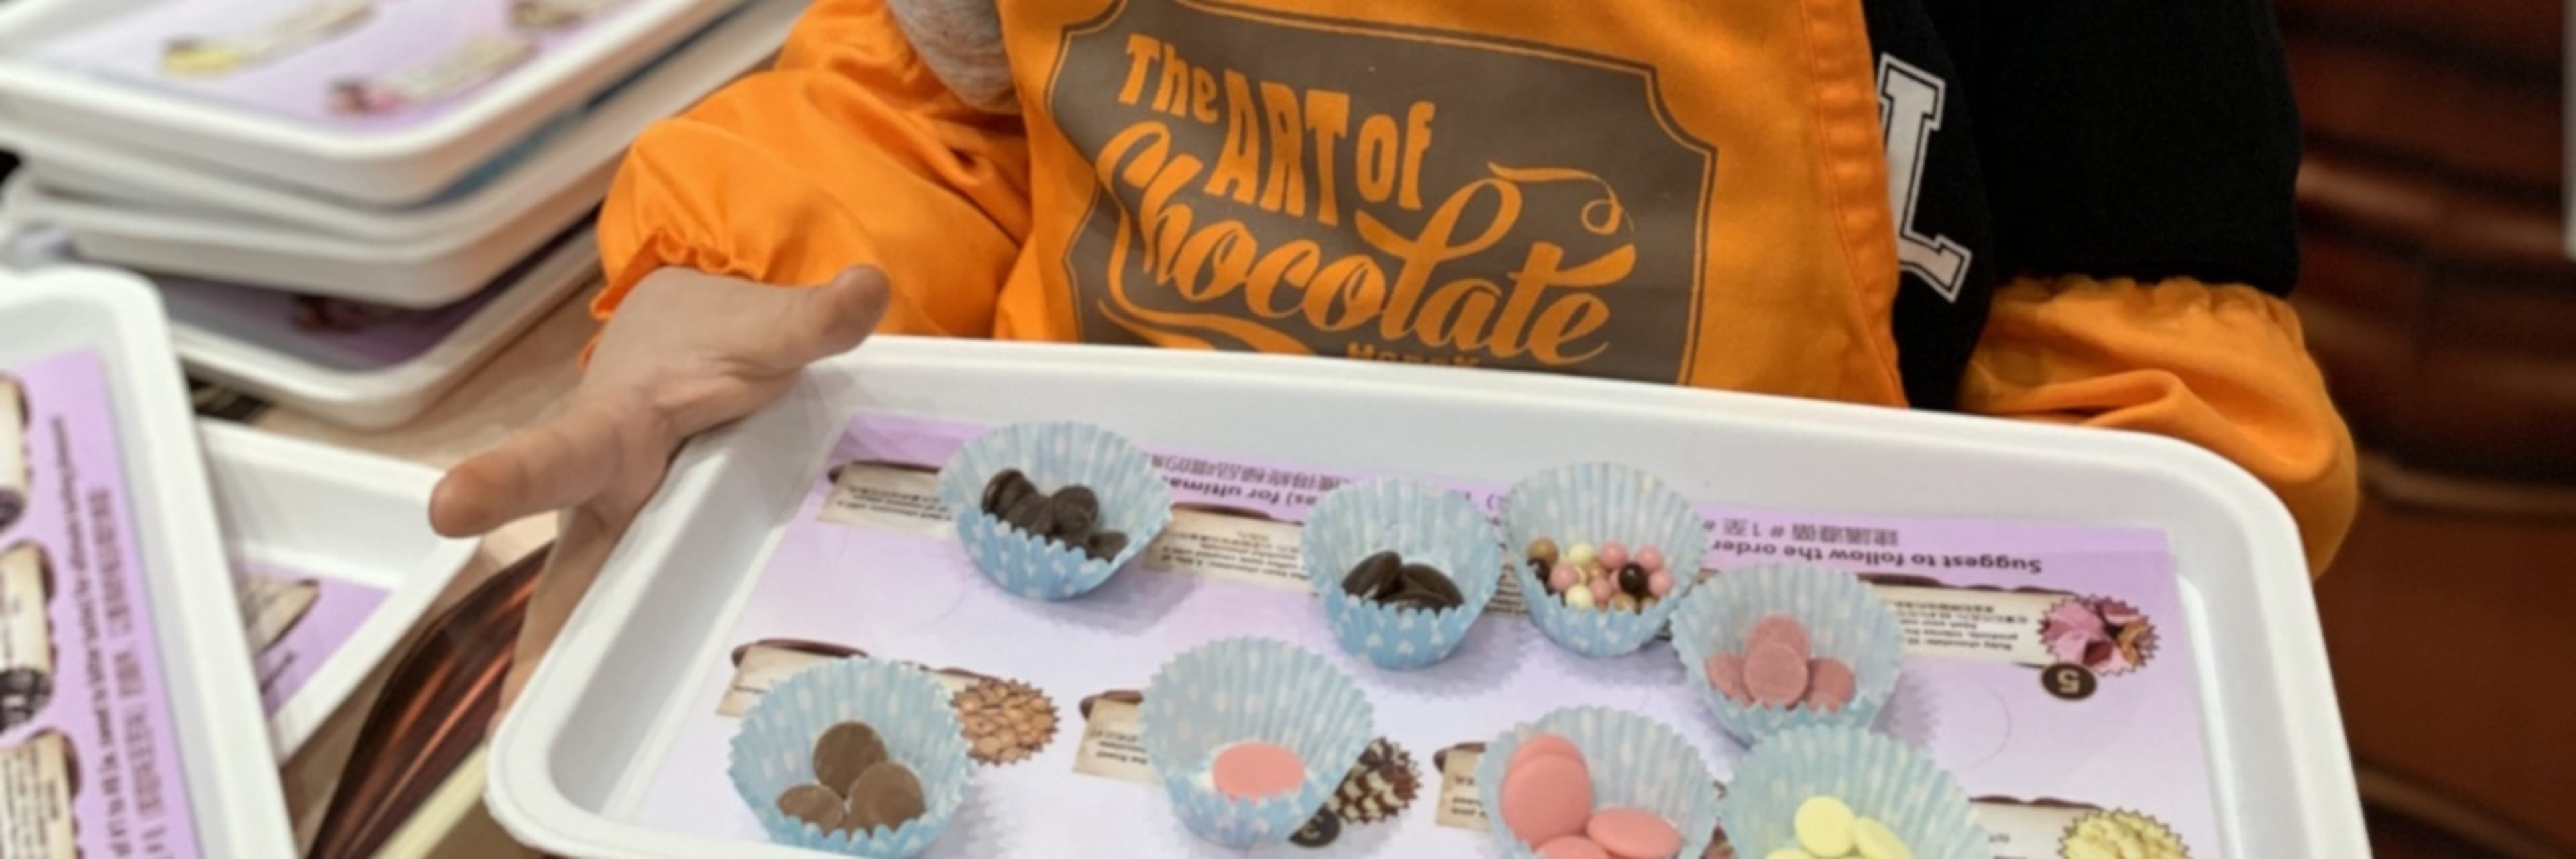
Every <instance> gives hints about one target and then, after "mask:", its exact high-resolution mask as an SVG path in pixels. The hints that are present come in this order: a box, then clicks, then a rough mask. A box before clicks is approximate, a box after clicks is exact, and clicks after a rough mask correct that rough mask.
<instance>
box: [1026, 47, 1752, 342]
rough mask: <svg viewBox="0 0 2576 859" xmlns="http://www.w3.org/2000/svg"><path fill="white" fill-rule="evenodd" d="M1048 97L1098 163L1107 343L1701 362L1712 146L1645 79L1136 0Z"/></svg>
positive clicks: (1072, 63)
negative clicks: (1694, 354)
mask: <svg viewBox="0 0 2576 859" xmlns="http://www.w3.org/2000/svg"><path fill="white" fill-rule="evenodd" d="M1217 58H1223V63H1222V64H1221V63H1219V62H1218V61H1217ZM1229 64H1230V65H1229ZM1048 106H1049V109H1050V110H1051V111H1052V112H1053V113H1054V116H1055V120H1056V124H1057V125H1058V127H1060V128H1062V129H1063V130H1064V132H1065V134H1066V136H1067V137H1068V138H1070V139H1071V140H1072V142H1073V143H1074V145H1075V146H1076V147H1077V148H1078V149H1079V150H1081V152H1082V154H1083V155H1084V156H1085V157H1087V158H1089V159H1090V160H1091V163H1092V166H1093V176H1092V184H1091V188H1090V190H1089V193H1090V195H1091V200H1090V210H1089V212H1088V213H1087V214H1086V216H1085V217H1084V218H1083V221H1082V223H1081V225H1080V227H1078V228H1077V230H1076V231H1075V233H1074V235H1073V236H1072V237H1071V240H1070V242H1069V244H1068V246H1067V249H1066V253H1065V258H1064V260H1063V263H1064V265H1065V267H1066V272H1065V273H1066V275H1067V277H1068V278H1069V279H1070V280H1071V282H1072V284H1073V293H1074V296H1075V299H1076V302H1077V316H1078V319H1079V323H1080V325H1081V330H1082V335H1083V337H1084V338H1085V339H1087V340H1093V341H1112V342H1120V341H1123V342H1135V343H1152V344H1157V345H1164V346H1184V347H1198V348H1222V349H1247V350H1258V351H1264V352H1279V353H1289V354H1331V355H1343V356H1347V357H1356V358H1371V359H1378V360H1397V361H1411V362H1427V363H1440V364H1459V365H1469V366H1496V367H1512V368H1521V369H1538V370H1551V371H1557V372H1570V373H1579V374H1585V375H1599V376H1615V377H1623V378H1637V379H1651V380H1657V381H1681V380H1682V379H1683V375H1684V374H1685V372H1686V370H1687V368H1688V366H1689V363H1688V362H1689V353H1690V350H1691V349H1692V348H1693V346H1694V344H1693V343H1692V342H1691V341H1692V337H1691V335H1692V332H1693V330H1694V327H1695V326H1694V324H1693V323H1694V321H1695V316H1696V312H1697V301H1698V296H1699V294H1700V289H1699V286H1700V283H1699V281H1700V278H1701V272H1700V259H1699V256H1700V254H1699V251H1700V249H1699V243H1700V241H1701V215H1702V211H1703V209H1704V208H1705V203H1706V196H1707V194H1708V191H1709V187H1708V186H1709V181H1710V176H1711V172H1712V170H1713V159H1714V157H1715V156H1714V152H1713V151H1712V150H1711V149H1710V148H1709V147H1708V146H1707V145H1705V144H1702V143H1699V142H1697V141H1695V140H1692V139H1689V138H1687V137H1684V136H1682V135H1680V134H1679V133H1678V132H1677V131H1674V130H1672V129H1671V128H1670V126H1669V123H1668V122H1667V121H1666V120H1665V119H1664V118H1663V112H1662V110H1661V105H1660V102H1659V101H1658V100H1657V96H1656V94H1655V90H1654V80H1653V77H1652V74H1651V72H1650V71H1648V70H1644V69H1640V68H1637V67H1634V66H1632V65H1625V64H1620V63H1616V62H1614V61H1608V60H1603V59H1599V58H1591V57H1583V56H1579V55H1571V54H1565V53H1562V52H1557V51H1552V50H1550V49H1544V48H1538V47H1534V46H1527V45H1517V44H1508V43H1485V42H1480V41H1477V40H1474V39H1470V38H1467V37H1462V36H1457V35H1453V34H1445V33H1431V32H1427V31H1415V30H1400V29H1390V28H1377V29H1371V28H1366V27H1362V26H1360V25H1354V24H1351V23H1349V22H1340V21H1326V20H1316V19H1306V18H1296V17H1288V16H1281V15H1277V14H1274V13H1266V12H1251V11H1246V10H1239V9H1233V8H1228V7H1221V6H1214V5H1201V4H1199V3H1194V2H1188V0H1126V2H1123V3H1121V4H1119V5H1118V6H1117V7H1115V8H1113V9H1111V10H1110V12H1109V13H1107V14H1106V15H1104V16H1103V17H1102V18H1101V19H1099V20H1097V21H1094V22H1091V23H1089V24H1085V25H1080V26H1077V27H1075V28H1073V29H1071V30H1069V31H1068V32H1067V33H1066V36H1065V45H1064V49H1063V51H1062V53H1061V54H1060V59H1059V65H1058V67H1057V69H1056V71H1055V73H1054V75H1053V78H1052V79H1051V80H1050V81H1049V84H1048Z"/></svg>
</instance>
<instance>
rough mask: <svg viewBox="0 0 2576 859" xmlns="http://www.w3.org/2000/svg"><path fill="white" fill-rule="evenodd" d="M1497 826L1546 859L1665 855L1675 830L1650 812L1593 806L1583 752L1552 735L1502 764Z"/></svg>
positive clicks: (1673, 847) (1676, 842) (1678, 845)
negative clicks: (1499, 818)
mask: <svg viewBox="0 0 2576 859" xmlns="http://www.w3.org/2000/svg"><path fill="white" fill-rule="evenodd" d="M1499 793H1500V794H1501V802H1502V806H1503V807H1502V808H1501V809H1499V811H1500V814H1501V817H1502V821H1503V826H1504V827H1505V828H1507V829H1509V830H1510V831H1511V834H1512V836H1513V837H1515V838H1519V839H1520V840H1521V841H1523V842H1525V843H1528V844H1533V845H1537V848H1538V855H1540V856H1542V857H1546V859H1668V857H1671V856H1674V855H1675V854H1678V853H1680V852H1681V849H1682V836H1681V831H1680V830H1677V829H1674V828H1673V825H1672V823H1671V822H1670V821H1666V820H1665V819H1664V818H1663V817H1661V816H1658V815H1656V814H1655V813H1654V812H1651V811H1645V810H1642V809H1635V808H1616V807H1613V808H1601V809H1595V808H1594V807H1593V804H1592V803H1593V796H1592V772H1591V768H1590V767H1589V766H1587V765H1586V764H1585V763H1584V762H1583V752H1582V751H1581V750H1579V749H1576V748H1575V747H1574V743H1572V742H1570V741H1568V740H1566V739H1565V738H1564V737H1561V736H1557V735H1555V734H1540V735H1538V736H1535V737H1531V738H1530V739H1529V741H1528V742H1525V743H1522V744H1521V747H1520V749H1519V750H1518V751H1515V752H1513V753H1512V759H1511V760H1510V761H1509V762H1507V763H1506V764H1505V765H1504V766H1503V787H1502V790H1501V791H1499Z"/></svg>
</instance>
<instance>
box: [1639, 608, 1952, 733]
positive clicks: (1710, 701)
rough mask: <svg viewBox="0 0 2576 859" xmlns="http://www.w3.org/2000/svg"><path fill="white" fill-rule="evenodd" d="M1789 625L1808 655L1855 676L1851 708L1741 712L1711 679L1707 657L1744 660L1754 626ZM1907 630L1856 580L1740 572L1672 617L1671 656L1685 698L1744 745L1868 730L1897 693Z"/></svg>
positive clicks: (1743, 707) (1748, 707)
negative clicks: (1814, 731) (1813, 729)
mask: <svg viewBox="0 0 2576 859" xmlns="http://www.w3.org/2000/svg"><path fill="white" fill-rule="evenodd" d="M1775 614H1778V615H1787V616H1789V617H1792V618H1796V619H1797V621H1798V623H1799V624H1801V625H1803V626H1805V627H1806V628H1807V638H1808V642H1809V644H1810V645H1811V648H1810V652H1811V653H1812V654H1813V655H1814V656H1816V657H1819V658H1822V657H1831V658H1834V659H1839V660H1842V662H1843V664H1844V665H1848V666H1850V667H1851V670H1852V677H1853V681H1854V682H1853V688H1852V698H1851V701H1850V702H1848V703H1846V704H1844V705H1843V708H1842V709H1840V710H1836V711H1834V712H1831V713H1827V712H1821V711H1818V710H1814V709H1810V708H1807V707H1804V706H1796V707H1772V706H1768V705H1764V704H1761V703H1758V702H1757V703H1753V704H1743V703H1738V702H1737V701H1735V700H1734V699H1732V698H1728V697H1726V695H1725V693H1722V692H1719V691H1718V690H1717V687H1716V686H1714V685H1712V684H1711V683H1710V682H1709V679H1708V670H1707V668H1706V666H1707V664H1708V658H1709V657H1710V656H1713V655H1716V654H1718V653H1721V652H1723V653H1733V654H1736V655H1738V656H1742V655H1745V643H1746V638H1747V637H1749V636H1750V635H1752V633H1753V626H1754V624H1756V623H1758V622H1760V621H1761V620H1762V618H1764V617H1768V616H1770V615H1775ZM1904 650H1905V630H1904V627H1902V626H1900V625H1899V624H1898V623H1897V620H1896V609H1895V608H1894V607H1893V606H1890V605H1888V603H1887V600H1885V599H1883V598H1881V597H1880V596H1879V595H1878V591H1877V589H1875V588H1872V587H1870V586H1869V584H1868V583H1866V582H1863V581H1861V580H1860V577H1858V576H1854V575H1852V574H1850V573H1847V572H1843V571H1841V570H1836V569H1830V568H1826V567H1814V566H1807V565H1804V564H1770V565H1762V566H1751V567H1739V568H1736V569H1734V570H1730V571H1728V572H1725V573H1721V574H1719V575H1718V576H1717V577H1716V578H1713V579H1710V580H1709V581H1708V582H1706V583H1704V584H1701V585H1700V586H1699V587H1698V588H1697V589H1696V590H1694V591H1692V593H1691V595H1690V596H1689V597H1687V598H1684V599H1683V600H1682V601H1681V609H1680V611H1678V612H1676V613H1674V614H1673V652H1674V653H1675V654H1677V655H1679V656H1680V657H1681V661H1682V673H1684V674H1687V675H1689V676H1690V684H1691V689H1692V690H1694V691H1696V692H1698V693H1699V697H1700V700H1701V701H1702V702H1704V703H1706V704H1707V705H1708V709H1709V712H1711V713H1714V714H1716V716H1717V722H1718V724H1719V725H1721V726H1723V727H1725V728H1726V730H1727V732H1728V733H1731V734H1734V735H1735V736H1736V737H1738V738H1741V739H1743V740H1746V741H1748V742H1752V741H1759V740H1762V739H1765V738H1768V737H1770V736H1772V735H1774V734H1777V733H1780V732H1781V731H1786V730H1789V729H1791V728H1799V727H1805V726H1809V725H1832V726H1838V727H1847V728H1856V729H1865V728H1868V727H1869V726H1870V725H1871V724H1872V723H1874V722H1875V721H1876V720H1877V719H1878V714H1879V711H1880V710H1882V709H1884V708H1885V707H1886V706H1887V701H1888V698H1889V697H1890V696H1891V695H1893V694H1894V693H1895V692H1896V678H1897V674H1898V673H1900V672H1901V671H1903V669H1904V663H1905V653H1904Z"/></svg>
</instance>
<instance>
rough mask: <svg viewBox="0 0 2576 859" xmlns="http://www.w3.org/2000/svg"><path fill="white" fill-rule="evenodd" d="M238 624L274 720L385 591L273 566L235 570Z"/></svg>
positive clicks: (262, 699) (251, 564) (241, 566)
mask: <svg viewBox="0 0 2576 859" xmlns="http://www.w3.org/2000/svg"><path fill="white" fill-rule="evenodd" d="M234 567H235V569H236V570H237V571H238V575H236V576H235V577H234V583H235V585H236V587H237V588H238V589H239V590H240V591H241V604H242V624H243V626H245V627H247V628H248V629H249V630H250V647H251V652H252V653H253V654H254V657H253V659H254V661H255V662H256V663H257V667H258V670H259V698H260V703H261V704H263V705H265V706H266V707H267V710H268V712H269V713H270V714H272V715H274V714H275V713H276V712H277V711H278V710H279V709H281V708H284V707H285V706H286V702H288V701H292V700H295V693H296V692H298V691H301V690H302V689H303V688H304V684H305V682H306V681H308V680H311V679H313V674H314V672H317V671H320V670H322V666H323V665H325V664H327V663H329V662H330V661H331V655H332V654H334V653H338V652H340V646H341V645H344V644H347V643H349V637H350V636H352V635H356V634H357V632H358V627H360V626H364V625H366V622H367V618H369V617H372V616H374V615H375V612H376V607H377V606H378V605H381V604H383V603H384V601H385V592H384V590H382V589H380V588H372V587H368V586H366V585H362V584H358V583H356V582H351V581H345V580H342V579H336V578H328V577H323V576H312V575H305V574H303V573H299V572H296V571H293V570H289V569H285V568H283V567H279V566H276V565H273V564H262V563H255V562H243V563H238V564H235V565H234Z"/></svg>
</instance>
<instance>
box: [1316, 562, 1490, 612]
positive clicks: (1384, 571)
mask: <svg viewBox="0 0 2576 859" xmlns="http://www.w3.org/2000/svg"><path fill="white" fill-rule="evenodd" d="M1342 592H1343V593H1346V594H1350V595H1351V596H1354V597H1358V598H1360V599H1364V600H1368V601H1370V602H1374V603H1377V604H1379V605H1384V606H1388V607H1390V608H1414V609H1422V610H1424V611H1438V610H1441V609H1446V608H1457V607H1458V606H1462V605H1466V604H1467V596H1466V595H1465V594H1462V593H1459V592H1458V584H1457V583H1456V582H1452V581H1450V580H1449V576H1448V575H1447V574H1445V573H1442V572H1440V571H1439V570H1435V569H1432V568H1431V567H1430V566H1429V565H1425V564H1408V563H1405V562H1404V556H1402V555H1398V554H1396V553H1394V552H1379V553H1377V554H1374V555H1370V556H1368V557H1365V558H1361V559H1360V562H1359V565H1358V566H1355V567H1352V568H1351V574H1350V575H1348V576H1344V577H1342Z"/></svg>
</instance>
